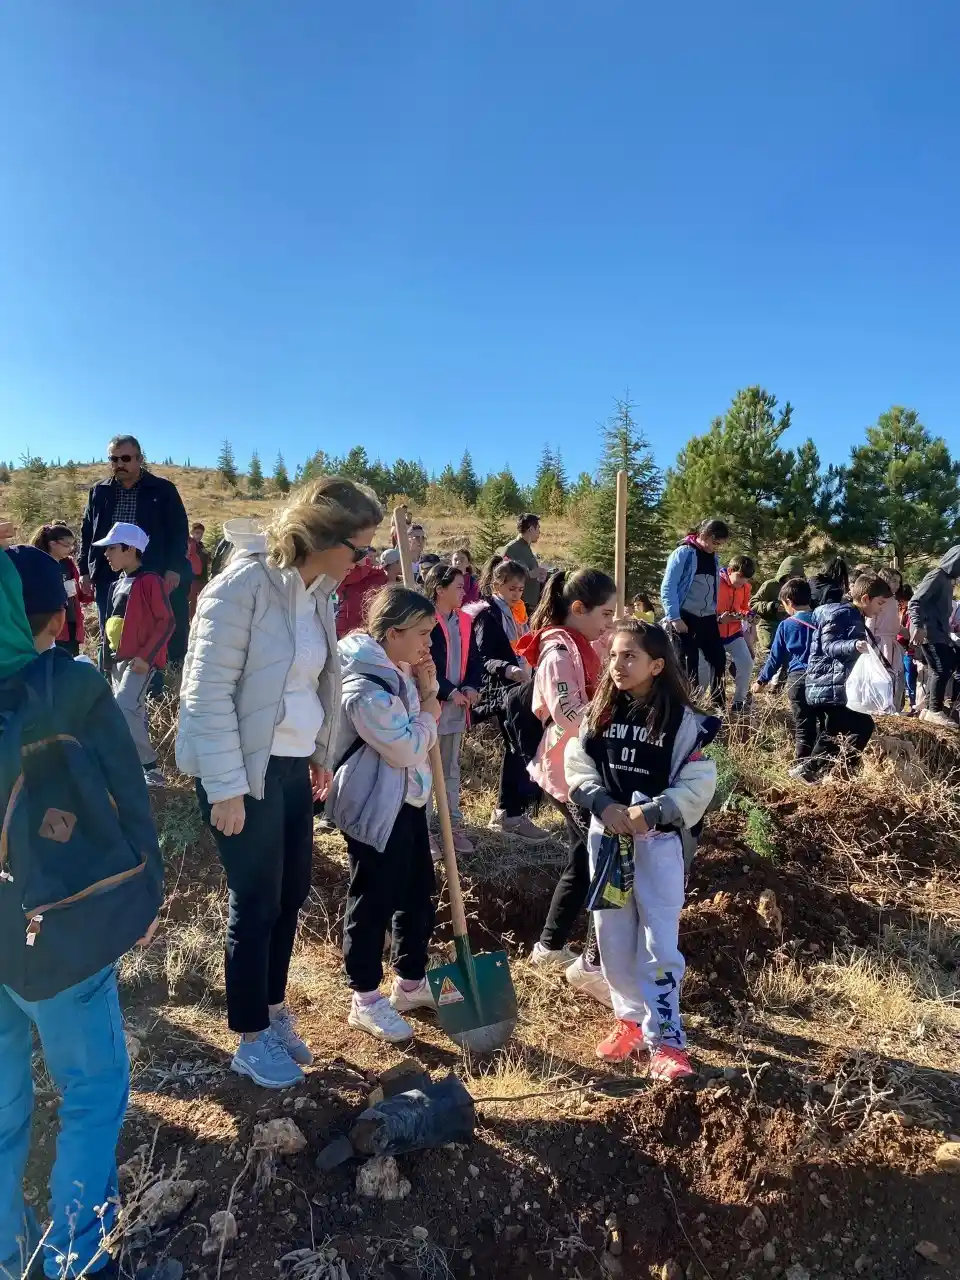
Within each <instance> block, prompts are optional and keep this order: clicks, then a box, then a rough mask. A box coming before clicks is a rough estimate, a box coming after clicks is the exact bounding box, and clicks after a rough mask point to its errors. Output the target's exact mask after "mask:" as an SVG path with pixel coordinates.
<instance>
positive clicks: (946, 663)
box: [920, 644, 957, 711]
mask: <svg viewBox="0 0 960 1280" xmlns="http://www.w3.org/2000/svg"><path fill="white" fill-rule="evenodd" d="M920 654H921V656H922V658H923V661H924V662H925V663H926V664H927V670H928V675H927V709H928V710H929V711H942V710H943V704H944V700H945V699H946V696H947V689H948V688H949V685H950V677H951V676H952V675H953V673H954V672H955V671H956V669H957V651H956V649H955V648H954V647H953V645H952V644H922V645H921V646H920ZM954 701H956V697H954Z"/></svg>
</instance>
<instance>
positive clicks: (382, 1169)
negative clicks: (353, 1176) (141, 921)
mask: <svg viewBox="0 0 960 1280" xmlns="http://www.w3.org/2000/svg"><path fill="white" fill-rule="evenodd" d="M357 1194H358V1195H361V1196H366V1198H367V1199H369V1200H375V1199H379V1200H404V1199H406V1197H407V1196H408V1195H409V1194H410V1180H409V1179H408V1178H401V1177H400V1171H399V1169H398V1168H397V1162H396V1160H395V1159H394V1157H393V1156H374V1157H373V1159H372V1160H368V1161H367V1162H366V1163H365V1164H363V1165H361V1166H360V1168H359V1170H358V1171H357Z"/></svg>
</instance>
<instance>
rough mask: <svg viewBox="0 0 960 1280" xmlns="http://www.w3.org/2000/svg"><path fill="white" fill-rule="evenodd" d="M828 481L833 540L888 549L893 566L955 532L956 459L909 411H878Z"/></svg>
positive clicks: (959, 490)
mask: <svg viewBox="0 0 960 1280" xmlns="http://www.w3.org/2000/svg"><path fill="white" fill-rule="evenodd" d="M833 478H834V480H835V484H836V490H837V498H836V507H835V516H836V528H837V532H838V534H839V536H840V538H841V539H842V540H843V541H844V542H851V543H857V544H859V545H861V546H869V547H875V548H877V549H878V550H880V549H881V548H882V549H888V550H889V552H890V553H892V556H893V560H894V563H895V564H896V566H897V568H899V569H903V567H904V565H905V563H906V561H907V560H910V559H913V558H914V557H919V556H922V557H930V556H935V557H939V556H940V555H941V554H942V553H943V552H944V551H945V550H946V549H947V546H948V545H949V544H950V543H951V542H952V541H956V539H957V537H958V536H960V462H954V461H953V459H952V458H951V456H950V451H949V449H948V448H947V444H946V441H944V440H943V439H942V438H941V437H940V436H931V435H930V433H929V432H928V431H927V429H926V428H925V427H924V426H923V425H922V424H921V423H920V422H919V420H918V416H917V413H916V411H915V410H913V409H904V408H902V407H901V406H899V405H894V406H893V408H892V409H890V410H889V411H888V412H887V413H882V414H881V415H880V417H879V419H878V420H877V425H876V426H875V427H868V428H867V442H866V444H862V445H857V446H856V447H855V448H854V449H852V450H851V454H850V462H849V465H848V466H846V467H842V468H840V469H839V470H838V471H836V472H835V473H834V477H833Z"/></svg>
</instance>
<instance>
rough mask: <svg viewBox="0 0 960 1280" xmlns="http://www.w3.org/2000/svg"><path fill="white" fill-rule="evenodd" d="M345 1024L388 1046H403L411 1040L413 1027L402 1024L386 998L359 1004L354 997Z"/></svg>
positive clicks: (408, 1024)
mask: <svg viewBox="0 0 960 1280" xmlns="http://www.w3.org/2000/svg"><path fill="white" fill-rule="evenodd" d="M347 1023H348V1024H349V1025H350V1026H351V1027H356V1028H357V1030H358V1031H366V1032H367V1033H368V1034H369V1035H371V1036H373V1037H374V1039H376V1040H386V1041H387V1043H388V1044H403V1043H404V1042H405V1041H407V1040H412V1039H413V1027H411V1025H410V1023H409V1022H404V1020H403V1019H402V1018H401V1017H400V1015H399V1013H397V1011H396V1009H394V1007H393V1005H392V1004H391V1003H390V1001H389V1000H388V999H387V998H386V996H381V997H380V999H379V1000H374V1002H373V1004H360V1002H359V1001H358V1000H357V998H356V997H354V998H353V1000H351V1002H350V1013H349V1014H348V1016H347Z"/></svg>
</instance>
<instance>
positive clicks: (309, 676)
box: [177, 476, 383, 1089]
mask: <svg viewBox="0 0 960 1280" xmlns="http://www.w3.org/2000/svg"><path fill="white" fill-rule="evenodd" d="M382 519H383V512H382V511H381V509H380V506H379V504H378V502H377V500H376V498H375V497H374V495H373V493H372V492H371V491H370V490H368V489H365V488H363V487H362V486H360V485H357V484H354V483H353V482H352V481H350V480H343V479H340V478H339V477H336V476H328V477H326V478H325V479H323V480H317V481H314V482H313V483H311V484H308V485H306V486H304V488H302V489H301V490H299V491H298V492H296V493H294V494H293V495H292V496H291V498H290V500H289V501H288V503H287V504H286V506H285V507H284V508H283V509H282V510H281V511H280V512H279V513H278V515H277V518H276V520H275V521H274V523H273V525H272V526H271V527H270V529H269V530H268V532H267V533H266V535H264V536H263V538H262V541H260V542H259V543H258V542H251V543H249V544H248V545H247V546H245V547H242V546H237V547H236V548H235V550H234V553H233V555H232V557H231V559H230V563H229V564H228V566H227V567H226V569H225V570H224V571H223V572H222V573H221V574H219V575H218V576H217V577H216V578H214V579H213V581H212V582H211V583H210V584H209V586H207V587H206V588H205V589H204V591H203V592H202V593H201V595H200V599H199V601H198V604H197V612H196V616H195V618H194V622H193V627H192V630H191V633H190V645H189V649H188V651H187V657H186V661H185V662H184V667H183V683H182V686H181V690H180V721H179V727H178V731H177V764H178V765H179V767H180V769H181V770H182V771H183V772H184V773H186V774H189V775H190V776H191V777H194V778H196V779H197V795H198V797H199V800H200V808H201V812H202V813H203V816H204V819H205V820H206V821H207V822H209V824H210V826H211V828H212V830H213V835H214V839H215V840H216V842H217V850H218V852H219V854H220V860H221V861H222V863H223V866H224V870H225V871H226V874H227V886H228V889H229V891H230V915H229V920H228V923H227V939H226V988H227V1016H228V1019H229V1024H230V1027H231V1029H232V1030H233V1031H236V1032H238V1033H239V1034H240V1037H241V1039H240V1044H239V1047H238V1048H237V1052H236V1054H235V1055H234V1058H233V1062H232V1064H231V1065H232V1067H233V1069H234V1071H237V1072H239V1073H240V1074H241V1075H246V1076H249V1077H250V1078H251V1079H253V1080H255V1081H256V1082H257V1084H260V1085H263V1086H265V1087H267V1088H276V1089H282V1088H287V1087H288V1086H290V1085H293V1084H296V1083H298V1081H300V1080H302V1079H303V1072H302V1070H301V1067H303V1066H309V1064H310V1062H311V1061H312V1055H311V1053H310V1050H309V1049H308V1048H307V1046H306V1045H305V1044H304V1042H303V1041H302V1040H301V1039H300V1037H299V1036H298V1035H297V1034H296V1031H295V1029H294V1026H293V1022H292V1019H291V1017H290V1014H289V1013H288V1011H287V1009H286V1005H285V1003H284V1000H285V991H286V983H287V972H288V969H289V965H290V956H291V954H292V952H293V944H294V940H295V938H296V932H297V921H298V917H299V912H300V908H301V906H302V905H303V903H304V901H305V900H306V897H307V894H308V892H309V890H310V871H311V864H312V859H313V802H314V799H315V798H317V799H322V798H323V796H324V795H325V794H326V790H327V788H328V786H329V784H330V781H331V778H332V773H331V770H332V768H333V764H334V762H333V760H332V758H331V752H332V751H333V750H334V746H335V743H336V739H337V720H338V718H339V715H340V664H339V658H338V654H337V636H336V627H335V625H334V611H333V601H332V593H333V592H334V590H335V589H336V587H337V586H338V585H339V583H340V582H341V581H342V580H343V578H344V577H346V575H347V573H348V572H349V571H350V569H351V568H352V567H353V565H354V564H356V563H357V562H358V561H359V560H360V559H362V558H363V556H365V555H366V554H367V549H368V546H369V544H370V541H371V540H372V538H373V536H374V533H375V531H376V528H377V525H378V524H379V523H380V521H381V520H382Z"/></svg>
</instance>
